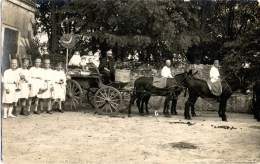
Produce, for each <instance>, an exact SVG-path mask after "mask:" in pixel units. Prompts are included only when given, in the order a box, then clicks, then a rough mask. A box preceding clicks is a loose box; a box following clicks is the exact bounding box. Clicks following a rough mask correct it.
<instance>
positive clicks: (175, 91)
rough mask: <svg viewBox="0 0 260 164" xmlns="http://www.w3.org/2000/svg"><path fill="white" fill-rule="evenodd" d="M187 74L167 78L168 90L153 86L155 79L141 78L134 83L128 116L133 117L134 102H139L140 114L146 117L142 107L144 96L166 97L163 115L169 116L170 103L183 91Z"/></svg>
mask: <svg viewBox="0 0 260 164" xmlns="http://www.w3.org/2000/svg"><path fill="white" fill-rule="evenodd" d="M186 76H188V75H187V73H186V72H185V73H182V74H178V75H176V76H174V78H167V80H166V88H157V87H154V86H153V77H139V78H137V79H136V80H135V83H134V92H133V95H132V96H131V100H130V104H129V109H128V115H129V116H130V115H131V106H132V104H134V101H135V100H136V102H137V107H138V111H139V114H140V115H141V116H143V115H144V111H143V108H142V107H141V106H140V102H141V100H142V99H143V98H144V96H149V95H156V96H166V99H165V103H164V109H163V113H164V115H167V116H168V115H169V111H168V109H169V102H170V100H172V99H173V98H174V97H177V96H178V95H179V94H180V93H181V92H182V90H183V85H184V81H185V79H186V78H187V77H186Z"/></svg>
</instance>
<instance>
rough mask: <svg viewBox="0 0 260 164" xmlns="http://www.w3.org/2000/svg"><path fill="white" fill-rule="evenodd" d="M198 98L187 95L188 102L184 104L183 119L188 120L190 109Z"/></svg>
mask: <svg viewBox="0 0 260 164" xmlns="http://www.w3.org/2000/svg"><path fill="white" fill-rule="evenodd" d="M197 98H198V97H195V96H193V95H192V94H190V95H189V98H188V100H187V101H186V102H185V109H184V118H185V119H188V120H190V119H191V116H190V107H191V106H192V105H195V101H196V100H197Z"/></svg>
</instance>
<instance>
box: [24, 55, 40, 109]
mask: <svg viewBox="0 0 260 164" xmlns="http://www.w3.org/2000/svg"><path fill="white" fill-rule="evenodd" d="M40 65H41V59H40V58H37V59H35V66H34V67H31V68H30V73H31V82H30V83H31V87H30V92H29V99H28V100H29V101H28V114H29V113H30V110H31V104H32V99H34V100H35V103H34V104H35V106H34V114H40V113H39V112H38V111H37V108H38V102H39V99H38V94H39V93H41V92H42V90H43V87H44V79H43V70H42V68H41V67H40Z"/></svg>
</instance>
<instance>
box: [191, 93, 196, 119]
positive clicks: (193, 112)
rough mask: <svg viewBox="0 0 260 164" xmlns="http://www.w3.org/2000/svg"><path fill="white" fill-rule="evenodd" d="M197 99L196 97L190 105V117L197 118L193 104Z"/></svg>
mask: <svg viewBox="0 0 260 164" xmlns="http://www.w3.org/2000/svg"><path fill="white" fill-rule="evenodd" d="M197 99H198V97H197V98H194V102H193V104H191V115H192V117H196V116H197V114H196V112H195V103H196V101H197Z"/></svg>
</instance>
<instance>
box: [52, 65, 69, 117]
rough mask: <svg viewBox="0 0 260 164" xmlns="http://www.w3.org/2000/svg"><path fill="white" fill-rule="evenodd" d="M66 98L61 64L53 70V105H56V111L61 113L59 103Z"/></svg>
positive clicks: (64, 79) (64, 78) (64, 77)
mask: <svg viewBox="0 0 260 164" xmlns="http://www.w3.org/2000/svg"><path fill="white" fill-rule="evenodd" d="M65 97H66V75H65V73H64V71H63V70H62V64H61V63H58V65H57V67H56V70H55V84H54V97H53V99H54V103H58V111H59V112H61V113H63V112H64V111H63V109H62V105H61V102H62V101H65Z"/></svg>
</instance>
